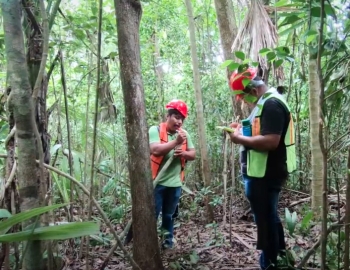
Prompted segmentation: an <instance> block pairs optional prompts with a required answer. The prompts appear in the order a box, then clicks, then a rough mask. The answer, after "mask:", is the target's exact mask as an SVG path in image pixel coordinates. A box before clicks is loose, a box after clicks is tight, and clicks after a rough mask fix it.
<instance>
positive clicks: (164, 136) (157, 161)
mask: <svg viewBox="0 0 350 270" xmlns="http://www.w3.org/2000/svg"><path fill="white" fill-rule="evenodd" d="M166 126H167V124H166V123H161V124H160V125H159V138H160V143H167V142H168V132H167V130H166ZM181 148H182V151H186V150H187V140H185V141H184V142H183V144H182V146H181ZM163 158H164V156H159V157H156V156H154V155H151V170H152V179H153V180H154V179H155V178H156V177H157V175H158V172H159V168H160V165H161V164H162V161H163ZM185 164H186V160H185V159H184V158H181V173H180V179H181V181H182V182H183V181H184V180H185V171H184V170H185Z"/></svg>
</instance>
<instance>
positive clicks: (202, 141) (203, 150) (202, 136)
mask: <svg viewBox="0 0 350 270" xmlns="http://www.w3.org/2000/svg"><path fill="white" fill-rule="evenodd" d="M185 2H186V7H187V15H188V23H189V30H190V40H191V56H192V65H193V80H194V82H193V84H194V89H195V97H196V113H197V123H198V135H199V148H200V154H201V163H202V164H201V165H202V166H201V167H202V168H201V169H202V177H203V180H204V184H205V186H206V187H210V184H211V176H210V163H209V159H208V148H207V138H206V130H205V123H204V114H203V102H202V90H201V86H200V77H199V68H198V57H197V49H196V36H195V35H196V32H195V27H194V19H193V10H192V4H191V0H186V1H185ZM209 202H210V198H209V196H208V197H206V199H205V204H206V207H207V222H208V223H212V222H213V220H214V213H213V209H212V207H211V205H210V204H209Z"/></svg>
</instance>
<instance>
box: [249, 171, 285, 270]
mask: <svg viewBox="0 0 350 270" xmlns="http://www.w3.org/2000/svg"><path fill="white" fill-rule="evenodd" d="M243 179H244V184H245V194H246V197H247V198H248V200H249V202H250V206H251V209H252V212H253V215H254V220H255V223H256V225H257V231H258V239H257V249H259V250H262V253H261V255H260V260H259V262H260V267H261V268H262V269H267V268H268V269H271V270H272V269H274V267H273V266H272V265H276V263H277V256H278V255H279V253H281V254H283V251H284V250H285V249H286V243H285V239H284V230H283V226H282V223H281V220H280V218H279V216H278V212H277V206H278V200H279V194H280V192H281V186H282V185H281V183H283V181H272V180H271V181H270V180H269V179H261V178H253V177H249V176H247V175H243Z"/></svg>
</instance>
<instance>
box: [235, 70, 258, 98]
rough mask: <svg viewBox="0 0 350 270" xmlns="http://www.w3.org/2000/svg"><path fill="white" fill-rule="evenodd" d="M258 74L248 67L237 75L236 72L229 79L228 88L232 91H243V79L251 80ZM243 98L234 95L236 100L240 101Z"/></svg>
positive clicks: (239, 95) (240, 95) (241, 95)
mask: <svg viewBox="0 0 350 270" xmlns="http://www.w3.org/2000/svg"><path fill="white" fill-rule="evenodd" d="M257 73H258V69H257V68H254V67H249V68H247V70H245V71H243V72H241V73H238V71H234V72H233V73H232V74H231V77H230V82H229V84H230V87H231V89H232V90H233V91H243V90H244V88H245V87H244V85H243V79H249V80H253V79H254V78H255V76H256V74H257ZM242 98H243V94H238V95H236V100H240V99H242Z"/></svg>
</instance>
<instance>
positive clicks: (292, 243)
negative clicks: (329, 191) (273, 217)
mask: <svg viewBox="0 0 350 270" xmlns="http://www.w3.org/2000/svg"><path fill="white" fill-rule="evenodd" d="M329 201H330V205H329V207H330V213H329V222H331V223H333V222H337V220H338V218H339V217H340V216H342V215H343V213H344V211H345V198H344V197H343V196H342V195H339V196H338V195H330V196H329ZM286 209H288V210H286ZM223 210H224V209H223V207H222V205H218V206H216V207H215V211H214V212H215V222H214V223H211V224H206V222H205V219H204V217H205V213H204V211H205V209H204V205H201V204H200V203H199V204H198V203H197V202H196V201H195V198H194V196H190V195H185V196H183V198H182V200H181V206H180V213H179V216H178V218H177V219H176V222H175V227H176V229H175V243H176V245H175V248H174V249H173V250H171V251H167V252H163V253H162V258H163V262H164V266H165V269H196V270H209V269H222V270H225V269H227V270H228V269H237V270H238V269H247V270H248V269H249V270H255V269H259V265H258V261H257V259H258V255H259V252H260V251H258V250H256V248H255V243H256V226H255V224H254V220H253V216H252V214H251V212H250V209H249V206H248V204H247V201H246V200H245V198H244V197H243V196H242V195H240V196H237V197H235V199H234V201H233V203H232V221H231V224H230V221H229V214H228V213H229V211H230V209H229V208H228V209H227V210H226V212H227V216H226V222H225V224H224V222H223V213H224V211H223ZM279 213H280V217H281V219H282V222H283V225H284V228H285V235H286V243H287V247H288V250H289V253H290V255H291V256H292V257H293V258H294V260H295V265H298V264H299V263H300V261H301V260H302V258H303V257H304V256H305V255H306V253H307V252H308V251H309V250H310V249H313V246H314V245H315V243H316V242H317V240H318V239H319V237H320V233H321V225H320V223H319V224H318V223H313V222H312V221H311V220H312V214H311V213H312V212H311V211H310V196H309V195H308V194H306V193H303V192H298V191H293V190H286V189H285V190H283V191H282V193H281V199H280V203H279ZM128 215H130V212H129V214H128ZM96 218H98V217H97V216H96ZM127 220H128V217H126V218H125V222H121V223H120V224H118V225H115V229H116V230H117V231H118V232H119V233H122V232H123V230H124V229H125V228H124V227H125V225H126V223H127ZM230 228H231V229H230ZM339 228H340V227H339ZM230 231H231V233H230ZM339 233H340V232H339ZM339 236H340V235H339V234H338V232H337V230H335V231H334V232H332V233H331V234H330V235H329V243H328V247H329V257H328V261H329V264H330V266H331V264H332V261H333V260H334V261H336V257H337V256H338V255H339V254H341V253H338V251H339V252H340V248H341V247H340V245H339V242H338V239H340V238H338V237H339ZM112 239H113V237H112V236H111V234H110V233H109V231H108V228H106V227H103V226H102V227H101V233H100V235H99V236H95V237H94V238H93V239H91V240H90V241H91V245H90V258H89V260H93V261H94V267H93V269H101V266H102V265H103V262H104V261H105V259H106V257H107V254H108V252H109V251H110V249H111V247H112V246H113V245H114V244H115V242H114V240H112ZM159 240H161V236H160V237H159ZM65 243H66V242H65ZM75 244H76V246H75V249H74V250H75V252H72V248H71V247H69V246H68V244H67V246H64V247H63V246H62V248H63V253H64V254H65V255H64V256H63V264H64V266H63V269H65V270H68V269H85V267H86V265H85V263H86V262H85V259H84V258H79V254H80V252H79V246H80V242H75ZM126 248H127V250H128V252H130V253H131V252H132V242H131V243H130V244H128V245H127V246H126ZM335 267H336V266H335ZM319 268H320V255H319V249H317V250H316V252H315V253H314V254H313V255H312V256H310V259H309V260H308V264H306V265H305V267H304V268H303V269H319ZM104 269H131V266H130V265H129V263H128V261H127V260H126V259H125V258H124V256H123V253H122V252H121V251H120V250H118V249H117V250H116V251H115V252H114V255H113V256H112V257H111V259H110V260H109V262H108V265H107V266H106V267H105V268H104Z"/></svg>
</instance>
